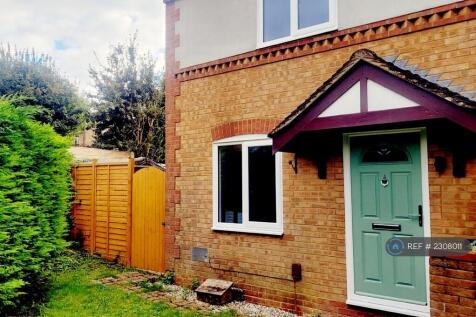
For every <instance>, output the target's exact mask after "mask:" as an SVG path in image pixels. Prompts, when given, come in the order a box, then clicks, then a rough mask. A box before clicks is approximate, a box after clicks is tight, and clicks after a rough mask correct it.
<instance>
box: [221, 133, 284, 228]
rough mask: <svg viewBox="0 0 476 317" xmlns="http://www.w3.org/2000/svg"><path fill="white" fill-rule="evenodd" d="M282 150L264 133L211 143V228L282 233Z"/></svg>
mask: <svg viewBox="0 0 476 317" xmlns="http://www.w3.org/2000/svg"><path fill="white" fill-rule="evenodd" d="M282 178H283V177H282V154H281V153H279V152H278V153H276V154H274V155H273V154H272V140H271V139H269V138H268V137H267V136H266V135H261V134H259V135H243V136H237V137H231V138H227V139H223V140H219V141H217V142H215V143H213V227H212V229H213V230H222V231H234V232H246V233H258V234H270V235H282V234H283V185H282Z"/></svg>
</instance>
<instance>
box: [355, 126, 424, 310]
mask: <svg viewBox="0 0 476 317" xmlns="http://www.w3.org/2000/svg"><path fill="white" fill-rule="evenodd" d="M350 150H351V159H350V165H351V191H352V227H353V228H352V231H353V232H352V235H353V250H354V254H353V255H354V290H355V293H356V294H357V295H363V296H371V297H377V298H382V299H389V300H396V301H402V302H408V303H413V304H420V305H426V304H427V303H426V301H427V296H426V277H425V257H423V256H418V257H410V256H391V255H389V254H388V253H387V251H386V250H385V243H386V241H387V240H388V239H390V238H393V237H410V236H417V237H423V236H424V232H423V226H422V223H421V221H420V219H419V209H420V210H421V207H419V206H421V205H422V186H421V161H420V135H419V134H418V133H406V134H387V135H377V136H360V137H357V136H356V137H352V138H351V139H350Z"/></svg>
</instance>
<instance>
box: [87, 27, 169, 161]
mask: <svg viewBox="0 0 476 317" xmlns="http://www.w3.org/2000/svg"><path fill="white" fill-rule="evenodd" d="M155 69H156V60H155V59H154V58H153V57H152V56H151V54H150V53H146V54H140V53H139V51H138V44H137V34H135V35H134V36H132V37H131V38H130V39H129V41H128V42H126V43H119V44H117V45H115V46H113V47H112V48H111V52H110V53H109V55H108V57H107V62H106V64H105V65H100V66H99V67H98V68H93V67H90V69H89V73H90V76H91V78H92V79H93V81H94V84H95V88H96V93H95V94H93V95H91V97H92V99H93V101H94V102H93V104H94V108H95V110H96V116H95V121H96V143H95V146H97V147H100V148H105V149H117V150H123V151H132V152H134V154H135V155H136V156H143V157H146V158H149V159H152V160H154V161H156V162H163V161H164V139H165V137H164V135H165V133H164V125H165V116H164V111H165V98H164V78H163V74H157V73H156V71H155Z"/></svg>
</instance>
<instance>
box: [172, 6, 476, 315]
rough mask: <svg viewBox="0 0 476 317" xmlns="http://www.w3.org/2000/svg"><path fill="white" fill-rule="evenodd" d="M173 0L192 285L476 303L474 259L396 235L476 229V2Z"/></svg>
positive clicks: (325, 306)
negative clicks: (399, 245) (415, 248)
mask: <svg viewBox="0 0 476 317" xmlns="http://www.w3.org/2000/svg"><path fill="white" fill-rule="evenodd" d="M165 3H166V15H167V17H166V19H167V22H166V34H167V54H166V57H167V76H166V111H167V112H166V134H167V141H166V164H167V167H168V170H167V192H168V197H167V209H166V265H167V267H168V268H170V269H173V270H175V271H176V274H177V277H178V280H179V282H180V283H183V284H184V285H190V282H191V280H192V279H195V278H198V279H200V280H204V279H205V278H212V277H214V278H222V279H227V280H231V281H233V282H235V284H236V285H237V286H238V287H241V288H243V289H244V290H245V294H246V299H247V300H249V301H252V302H257V303H260V304H264V305H269V306H276V307H280V308H284V309H287V310H291V311H295V312H297V313H304V314H306V313H315V314H321V315H322V316H388V315H389V313H397V314H405V315H411V316H430V315H431V316H455V317H456V316H458V317H464V316H476V301H475V297H476V277H475V276H476V262H475V261H474V256H472V255H471V254H470V255H466V256H462V257H443V256H440V257H425V256H413V257H405V256H391V255H390V254H389V252H387V250H386V249H385V248H386V242H387V241H388V240H389V239H391V238H395V237H397V238H398V237H408V236H416V237H423V236H424V237H462V238H473V239H474V238H476V101H475V100H476V98H475V94H474V92H475V91H476V20H475V17H476V1H474V0H471V1H445V0H438V1H430V0H422V1H410V0H404V1H392V2H389V1H377V0H369V1H356V0H346V1H343V0H319V1H308V0H227V1H223V0H200V1H198V0H175V1H174V0H167V1H165ZM293 264H294V266H293ZM296 264H298V265H296ZM292 267H294V269H295V270H294V272H295V274H292ZM299 268H300V269H299ZM299 273H301V274H299ZM298 275H301V278H299V276H298ZM293 276H294V277H293Z"/></svg>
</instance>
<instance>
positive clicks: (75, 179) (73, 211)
mask: <svg viewBox="0 0 476 317" xmlns="http://www.w3.org/2000/svg"><path fill="white" fill-rule="evenodd" d="M77 170H78V165H76V164H75V165H74V166H73V170H72V174H73V175H72V177H73V190H74V201H73V204H72V205H71V214H72V218H73V230H72V232H71V236H72V238H73V239H75V240H76V238H77V236H78V230H77V228H76V225H75V221H76V206H77V203H76V200H77V199H78V198H77V196H78V194H77V191H78V190H77V187H78V171H77Z"/></svg>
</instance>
